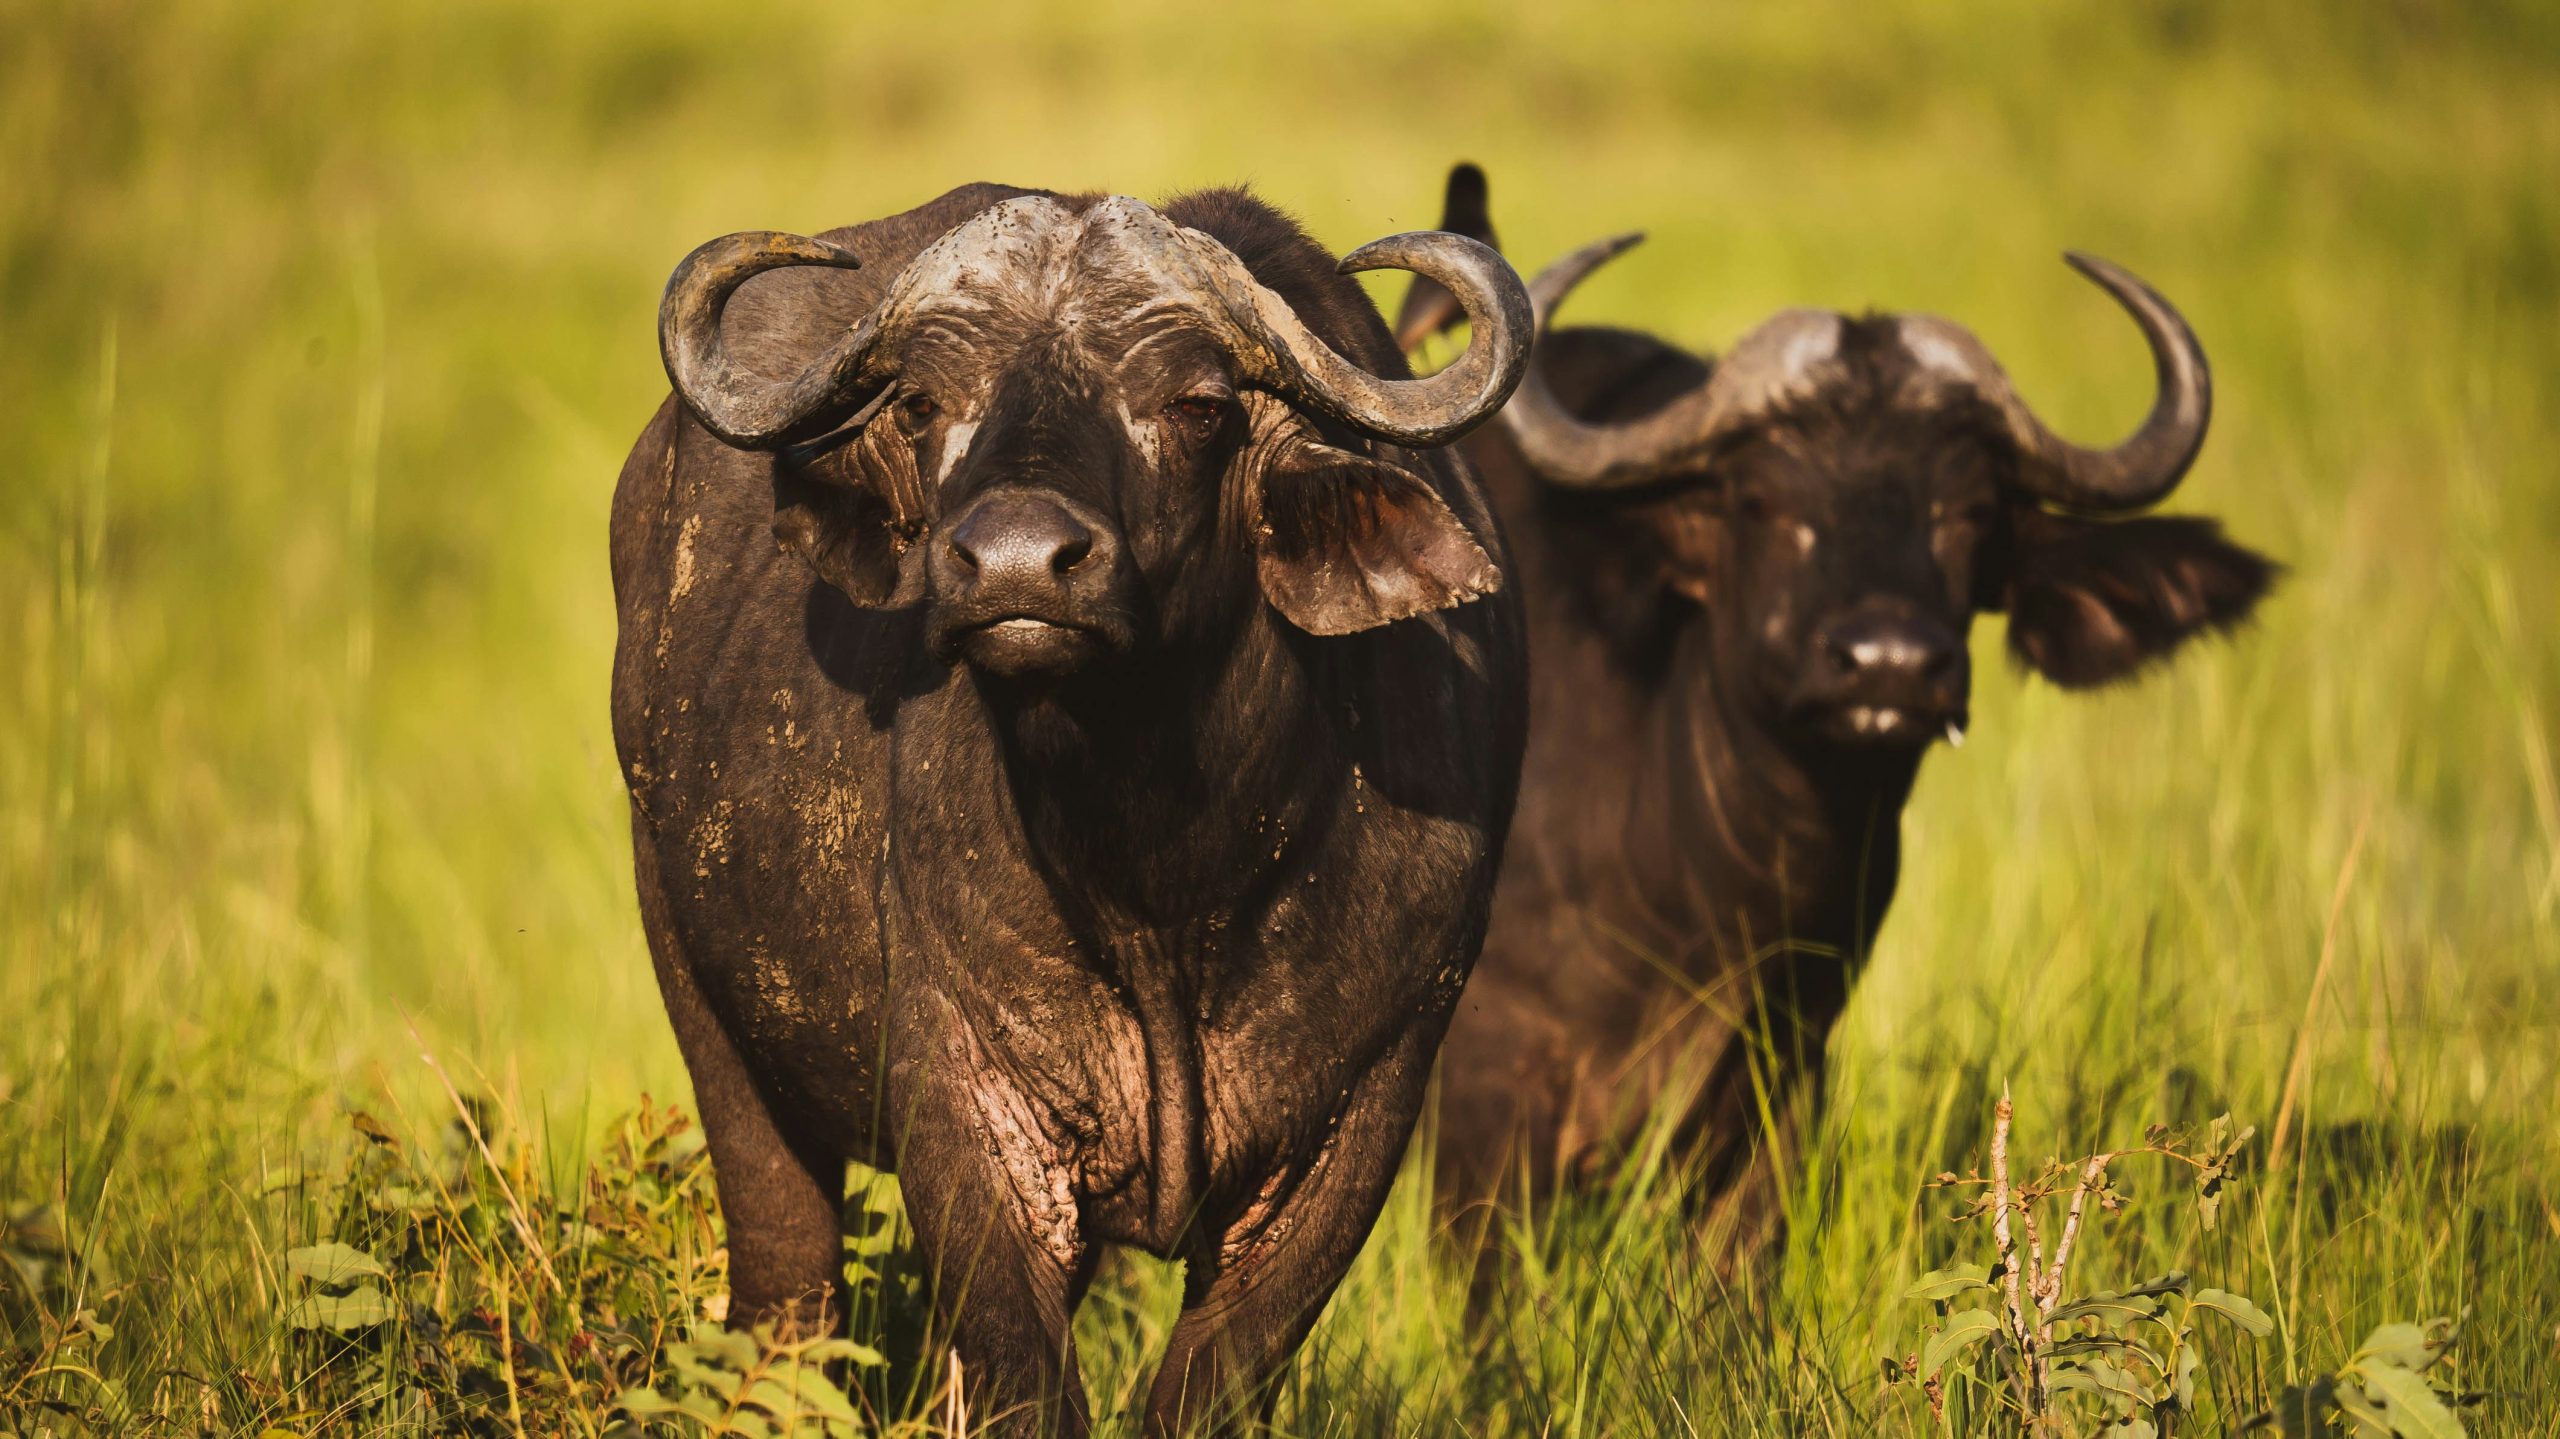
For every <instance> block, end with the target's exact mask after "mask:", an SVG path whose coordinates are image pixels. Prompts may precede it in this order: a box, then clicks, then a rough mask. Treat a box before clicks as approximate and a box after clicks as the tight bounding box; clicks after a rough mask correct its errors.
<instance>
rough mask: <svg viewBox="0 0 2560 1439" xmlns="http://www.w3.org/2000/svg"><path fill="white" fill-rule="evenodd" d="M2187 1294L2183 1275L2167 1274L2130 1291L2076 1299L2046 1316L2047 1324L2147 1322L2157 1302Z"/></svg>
mask: <svg viewBox="0 0 2560 1439" xmlns="http://www.w3.org/2000/svg"><path fill="white" fill-rule="evenodd" d="M2186 1290H2187V1275H2186V1271H2184V1270H2180V1269H2173V1270H2170V1271H2169V1272H2168V1273H2166V1274H2163V1275H2161V1276H2160V1277H2159V1278H2157V1279H2146V1280H2144V1281H2143V1282H2141V1283H2140V1284H2137V1285H2135V1286H2133V1287H2132V1288H2131V1289H2124V1290H2109V1291H2105V1292H2102V1293H2098V1294H2092V1295H2090V1296H2089V1297H2088V1298H2086V1299H2075V1300H2073V1301H2072V1302H2071V1303H2069V1304H2065V1305H2063V1306H2062V1307H2061V1308H2059V1309H2056V1310H2054V1311H2053V1312H2052V1313H2051V1314H2048V1315H2046V1316H2045V1322H2046V1323H2048V1324H2068V1323H2071V1322H2072V1321H2073V1320H2078V1319H2107V1320H2112V1321H2114V1322H2116V1323H2122V1322H2124V1321H2125V1320H2128V1319H2148V1318H2150V1317H2151V1316H2152V1315H2154V1314H2157V1313H2159V1312H2160V1300H2161V1299H2162V1298H2163V1297H2164V1296H2167V1295H2171V1294H2184V1293H2185V1292H2186Z"/></svg>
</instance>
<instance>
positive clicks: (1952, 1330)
mask: <svg viewBox="0 0 2560 1439" xmlns="http://www.w3.org/2000/svg"><path fill="white" fill-rule="evenodd" d="M1999 1328H2000V1321H1999V1320H1997V1319H1994V1318H1992V1317H1991V1313H1990V1311H1988V1310H1984V1309H1968V1310H1966V1311H1965V1312H1963V1313H1962V1314H1951V1315H1949V1316H1947V1327H1946V1328H1944V1329H1941V1330H1939V1331H1938V1332H1937V1333H1935V1334H1932V1335H1930V1336H1929V1342H1927V1343H1926V1344H1923V1345H1921V1346H1920V1372H1921V1373H1923V1374H1930V1375H1934V1374H1936V1373H1937V1372H1938V1371H1939V1370H1940V1369H1942V1368H1944V1367H1945V1366H1946V1362H1947V1361H1948V1360H1950V1359H1953V1358H1954V1357H1956V1356H1957V1355H1958V1354H1961V1353H1963V1352H1964V1351H1965V1350H1967V1349H1969V1348H1971V1347H1972V1346H1974V1345H1975V1344H1977V1343H1980V1342H1981V1341H1982V1340H1985V1339H1988V1338H1990V1337H1991V1336H1992V1334H1993V1333H1994V1332H1996V1331H1997V1330H1998V1329H1999Z"/></svg>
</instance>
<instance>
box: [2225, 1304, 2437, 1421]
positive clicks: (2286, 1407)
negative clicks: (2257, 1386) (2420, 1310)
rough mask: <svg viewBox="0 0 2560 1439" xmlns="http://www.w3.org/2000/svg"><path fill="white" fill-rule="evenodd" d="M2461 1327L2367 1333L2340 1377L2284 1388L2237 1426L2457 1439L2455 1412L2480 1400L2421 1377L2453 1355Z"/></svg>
mask: <svg viewBox="0 0 2560 1439" xmlns="http://www.w3.org/2000/svg"><path fill="white" fill-rule="evenodd" d="M2459 1328H2460V1326H2459V1325H2458V1324H2457V1323H2456V1321H2454V1320H2452V1319H2449V1318H2444V1319H2430V1320H2428V1321H2427V1322H2426V1323H2424V1324H2385V1325H2383V1326H2382V1327H2381V1328H2379V1329H2376V1330H2374V1331H2373V1332H2372V1333H2371V1334H2368V1335H2366V1336H2365V1341H2364V1343H2362V1344H2360V1345H2358V1346H2356V1352H2355V1353H2354V1354H2353V1355H2352V1356H2350V1357H2349V1358H2348V1360H2347V1362H2346V1363H2345V1364H2343V1365H2341V1366H2339V1368H2338V1370H2337V1372H2335V1373H2332V1374H2321V1375H2315V1376H2314V1377H2313V1378H2312V1379H2310V1380H2309V1381H2308V1382H2306V1383H2302V1384H2295V1385H2289V1386H2287V1387H2286V1389H2285V1390H2284V1392H2283V1393H2282V1394H2280V1395H2278V1396H2277V1398H2276V1407H2275V1408H2274V1409H2272V1410H2269V1411H2268V1412H2266V1413H2264V1414H2260V1415H2257V1416H2255V1417H2253V1418H2251V1419H2250V1420H2248V1421H2247V1422H2246V1423H2244V1424H2242V1425H2241V1426H2240V1428H2241V1429H2242V1430H2243V1431H2244V1432H2245V1431H2248V1430H2252V1429H2263V1428H2266V1427H2267V1426H2269V1425H2273V1426H2275V1428H2276V1429H2277V1431H2278V1432H2280V1433H2282V1434H2283V1435H2285V1436H2286V1439H2312V1436H2316V1435H2335V1434H2339V1433H2342V1432H2343V1433H2345V1434H2348V1435H2352V1436H2353V1439H2458V1436H2460V1435H2461V1434H2462V1433H2463V1427H2462V1420H2461V1418H2460V1417H2459V1416H2457V1415H2456V1414H2455V1413H2454V1411H2455V1409H2457V1408H2459V1407H2461V1406H2463V1405H2467V1404H2474V1403H2477V1402H2479V1401H2480V1399H2482V1398H2483V1397H2484V1396H2482V1395H2479V1394H2475V1393H2465V1392H2461V1391H2458V1390H2445V1389H2438V1388H2436V1387H2435V1386H2434V1385H2433V1384H2431V1383H2429V1382H2428V1381H2427V1379H2426V1373H2427V1371H2428V1370H2429V1369H2432V1368H2434V1367H2435V1365H2436V1364H2437V1362H2438V1361H2440V1360H2442V1359H2443V1358H2444V1357H2445V1356H2446V1355H2447V1354H2450V1353H2452V1352H2453V1344H2454V1338H2455V1336H2456V1333H2457V1332H2458V1330H2459ZM2341 1425H2343V1426H2344V1428H2343V1430H2342V1429H2341V1428H2340V1426H2341Z"/></svg>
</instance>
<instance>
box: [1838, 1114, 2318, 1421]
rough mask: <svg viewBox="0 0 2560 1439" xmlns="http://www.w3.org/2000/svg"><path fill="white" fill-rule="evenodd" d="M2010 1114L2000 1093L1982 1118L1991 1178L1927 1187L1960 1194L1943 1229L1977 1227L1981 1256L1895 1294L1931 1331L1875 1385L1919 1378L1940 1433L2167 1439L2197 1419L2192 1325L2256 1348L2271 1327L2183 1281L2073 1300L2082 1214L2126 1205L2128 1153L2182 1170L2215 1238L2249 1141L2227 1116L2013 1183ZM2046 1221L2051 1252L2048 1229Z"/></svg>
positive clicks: (2198, 1357)
mask: <svg viewBox="0 0 2560 1439" xmlns="http://www.w3.org/2000/svg"><path fill="white" fill-rule="evenodd" d="M2011 1117H2012V1107H2011V1105H2010V1101H2009V1097H2008V1096H2007V1095H2006V1094H2003V1095H2002V1096H2001V1097H2000V1101H1999V1103H1998V1104H1997V1105H1995V1106H1994V1107H1993V1109H1992V1125H1991V1153H1990V1160H1991V1173H1990V1174H1989V1176H1988V1177H1985V1176H1982V1175H1979V1174H1976V1175H1971V1176H1958V1175H1955V1174H1952V1173H1949V1174H1941V1175H1939V1176H1938V1178H1937V1180H1936V1181H1935V1185H1936V1187H1938V1188H1942V1189H1953V1190H1959V1191H1970V1192H1971V1194H1972V1197H1971V1198H1970V1199H1969V1200H1968V1201H1967V1203H1966V1204H1965V1205H1964V1207H1963V1208H1961V1209H1959V1210H1958V1211H1957V1212H1956V1213H1955V1214H1954V1215H1953V1216H1952V1218H1953V1219H1954V1220H1956V1221H1958V1222H1967V1221H1973V1220H1979V1219H1983V1218H1985V1217H1988V1219H1989V1220H1990V1227H1991V1238H1992V1246H1993V1255H1992V1258H1991V1260H1990V1262H1989V1263H1987V1264H1979V1265H1960V1266H1955V1267H1951V1268H1946V1269H1940V1270H1937V1271H1934V1272H1932V1273H1929V1274H1926V1275H1923V1276H1922V1277H1921V1279H1920V1281H1919V1282H1918V1283H1917V1284H1915V1285H1913V1286H1912V1288H1911V1290H1910V1291H1909V1293H1908V1295H1907V1296H1906V1297H1908V1298H1911V1299H1915V1300H1920V1301H1924V1302H1927V1303H1929V1304H1932V1305H1934V1306H1936V1309H1937V1312H1938V1314H1939V1316H1940V1318H1941V1322H1940V1323H1939V1325H1938V1326H1937V1327H1935V1328H1934V1329H1932V1330H1930V1331H1929V1332H1928V1334H1927V1335H1926V1336H1925V1338H1924V1339H1923V1341H1922V1344H1921V1347H1920V1349H1919V1351H1918V1352H1917V1353H1916V1354H1913V1355H1909V1356H1907V1357H1905V1358H1903V1359H1901V1360H1899V1361H1897V1360H1893V1359H1890V1358H1888V1359H1887V1360H1886V1361H1885V1369H1884V1375H1885V1379H1886V1382H1887V1384H1888V1385H1889V1386H1892V1385H1899V1384H1902V1383H1905V1382H1912V1381H1916V1383H1917V1385H1918V1387H1919V1389H1920V1391H1921V1392H1922V1394H1924V1395H1925V1396H1926V1398H1927V1401H1928V1405H1929V1411H1930V1416H1931V1418H1932V1420H1933V1421H1934V1422H1935V1423H1937V1424H1938V1425H1939V1427H1940V1428H1941V1429H1944V1430H1947V1431H1949V1432H1971V1431H1974V1430H1978V1429H1981V1428H1983V1427H1986V1426H1990V1425H1997V1424H2003V1423H2004V1422H2005V1423H2006V1424H2008V1425H2014V1426H2015V1427H2016V1428H2018V1429H2020V1430H2023V1431H2025V1432H2027V1433H2031V1434H2076V1433H2089V1432H2103V1433H2105V1434H2106V1435H2108V1436H2109V1439H2153V1436H2158V1439H2168V1436H2171V1435H2173V1434H2174V1433H2175V1432H2176V1430H2177V1426H2178V1424H2179V1421H2180V1420H2181V1419H2182V1418H2183V1417H2184V1416H2186V1415H2188V1414H2190V1413H2192V1412H2193V1411H2194V1409H2195V1401H2196V1388H2197V1384H2198V1381H2199V1379H2200V1378H2201V1377H2202V1375H2203V1371H2204V1362H2205V1361H2204V1345H2203V1343H2202V1341H2203V1339H2204V1337H2205V1333H2204V1326H2203V1323H2202V1321H2203V1320H2204V1318H2205V1317H2206V1316H2212V1317H2213V1318H2214V1319H2215V1320H2217V1321H2218V1322H2222V1323H2226V1324H2228V1325H2230V1326H2233V1327H2235V1328H2237V1329H2238V1330H2240V1331H2241V1332H2243V1333H2245V1334H2247V1335H2249V1336H2251V1337H2252V1338H2264V1337H2265V1336H2266V1335H2267V1334H2269V1333H2271V1332H2272V1331H2273V1330H2274V1328H2275V1321H2274V1320H2272V1319H2270V1318H2268V1317H2267V1314H2266V1313H2265V1311H2263V1310H2261V1309H2260V1308H2259V1307H2258V1306H2257V1305H2256V1304H2255V1303H2252V1302H2251V1301H2250V1300H2249V1299H2247V1298H2246V1297H2244V1296H2242V1295H2239V1294H2235V1293H2232V1292H2230V1291H2228V1290H2222V1289H2212V1288H2199V1287H2197V1286H2196V1284H2195V1283H2194V1281H2193V1280H2192V1279H2191V1278H2190V1277H2189V1276H2188V1275H2187V1274H2186V1273H2184V1272H2183V1271H2174V1270H2173V1271H2171V1272H2169V1273H2167V1274H2163V1275H2160V1276H2158V1277H2157V1278H2153V1279H2148V1280H2145V1281H2143V1282H2142V1283H2139V1284H2136V1285H2133V1286H2131V1287H2129V1288H2125V1289H2120V1290H2106V1291H2100V1292H2096V1293H2090V1294H2085V1295H2075V1294H2073V1293H2071V1292H2070V1279H2071V1260H2072V1256H2073V1253H2074V1251H2075V1249H2076V1248H2077V1247H2078V1245H2079V1242H2080V1238H2081V1234H2082V1231H2083V1226H2084V1225H2085V1224H2086V1223H2087V1221H2088V1219H2089V1217H2090V1210H2091V1206H2093V1205H2094V1206H2095V1207H2096V1209H2097V1210H2098V1211H2099V1212H2101V1213H2110V1214H2111V1213H2116V1212H2118V1211H2120V1210H2122V1209H2123V1208H2124V1207H2125V1205H2126V1204H2127V1203H2128V1200H2127V1198H2126V1196H2125V1194H2124V1193H2123V1191H2122V1190H2120V1189H2119V1188H2118V1187H2117V1186H2116V1184H2115V1182H2114V1180H2113V1178H2112V1177H2111V1174H2112V1171H2113V1169H2114V1167H2115V1166H2116V1165H2117V1164H2118V1163H2120V1162H2121V1161H2123V1160H2125V1159H2127V1158H2129V1157H2132V1156H2135V1155H2145V1154H2148V1155H2157V1156H2159V1157H2160V1158H2162V1159H2165V1160H2168V1161H2170V1162H2172V1163H2176V1164H2182V1165H2185V1166H2187V1167H2188V1168H2190V1169H2191V1170H2192V1171H2193V1172H2194V1176H2195V1186H2196V1188H2195V1205H2196V1212H2197V1218H2198V1221H2199V1223H2201V1224H2202V1225H2203V1227H2204V1228H2206V1229H2211V1228H2212V1227H2213V1224H2214V1219H2215V1216H2216V1212H2217V1210H2218V1208H2219V1205H2220V1202H2221V1196H2222V1190H2223V1186H2224V1185H2225V1184H2226V1183H2227V1182H2228V1181H2229V1179H2230V1176H2231V1170H2232V1164H2233V1161H2234V1160H2235V1159H2236V1158H2237V1157H2238V1155H2239V1153H2240V1150H2241V1148H2242V1147H2243V1146H2244V1145H2246V1144H2247V1143H2248V1142H2249V1140H2250V1138H2251V1136H2252V1135H2253V1134H2254V1133H2255V1132H2256V1131H2254V1130H2253V1129H2250V1128H2248V1127H2246V1126H2234V1125H2233V1123H2232V1122H2231V1117H2230V1116H2229V1115H2224V1116H2222V1117H2221V1118H2219V1119H2216V1120H2214V1121H2213V1122H2212V1123H2211V1124H2210V1125H2208V1126H2206V1127H2205V1129H2204V1130H2203V1132H2202V1133H2200V1134H2195V1135H2186V1134H2178V1133H2174V1132H2172V1131H2170V1130H2167V1129H2164V1128H2160V1127H2157V1126H2155V1127H2153V1128H2152V1129H2151V1130H2149V1131H2148V1132H2147V1133H2146V1134H2145V1135H2144V1136H2143V1142H2142V1143H2141V1144H2139V1145H2136V1146H2134V1147H2132V1148H2128V1149H2119V1150H2111V1151H2107V1152H2105V1153H2100V1154H2093V1155H2090V1156H2088V1157H2086V1158H2084V1159H2080V1160H2077V1161H2074V1162H2071V1163H2068V1164H2066V1163H2061V1162H2052V1161H2049V1162H2048V1163H2047V1164H2046V1165H2045V1166H2044V1167H2043V1168H2042V1169H2041V1170H2039V1171H2038V1172H2037V1173H2035V1174H2033V1175H2031V1176H2028V1177H2026V1178H2025V1179H2024V1180H2023V1181H2018V1180H2015V1179H2014V1177H2013V1175H2012V1173H2011V1169H2010V1162H2009V1133H2010V1121H2011ZM2057 1209H2058V1210H2059V1214H2058V1216H2057V1214H2056V1213H2055V1211H2056V1210H2057ZM2057 1217H2058V1218H2059V1221H2060V1228H2059V1229H2058V1230H2056V1231H2054V1233H2055V1238H2054V1241H2053V1245H2052V1248H2051V1250H2050V1251H2049V1252H2048V1250H2047V1249H2046V1247H2045V1243H2044V1234H2045V1232H2046V1226H2048V1225H2049V1224H2051V1223H2052V1222H2053V1221H2054V1220H2055V1219H2056V1218H2057ZM1951 1381H1952V1382H1951Z"/></svg>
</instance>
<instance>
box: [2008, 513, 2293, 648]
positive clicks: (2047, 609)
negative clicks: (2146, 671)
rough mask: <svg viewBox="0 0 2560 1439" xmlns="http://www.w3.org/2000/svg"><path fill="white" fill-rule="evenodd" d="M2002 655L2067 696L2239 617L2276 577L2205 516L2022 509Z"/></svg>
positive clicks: (2014, 518)
mask: <svg viewBox="0 0 2560 1439" xmlns="http://www.w3.org/2000/svg"><path fill="white" fill-rule="evenodd" d="M2011 534H2012V550H2011V554H2010V562H2009V573H2008V577H2007V583H2006V585H2005V586H2004V588H2003V593H2002V601H2003V607H2004V608H2006V609H2007V610H2008V611H2009V650H2010V653H2012V654H2014V655H2016V656H2017V657H2018V659H2019V661H2020V662H2021V663H2023V664H2025V665H2027V666H2028V667H2029V668H2031V669H2034V670H2035V671H2036V672H2038V673H2039V674H2042V675H2044V676H2045V677H2046V678H2048V679H2050V680H2052V681H2053V682H2054V683H2056V684H2059V685H2063V686H2065V687H2067V688H2071V689H2082V688H2087V687H2090V686H2094V685H2102V684H2106V683H2108V682H2109V681H2112V680H2118V679H2122V678H2124V677H2125V676H2127V675H2130V674H2133V673H2134V672H2136V671H2138V670H2140V669H2141V668H2143V667H2144V666H2145V665H2148V664H2151V663H2153V662H2155V661H2158V660H2161V659H2165V658H2167V657H2168V655H2169V654H2170V653H2171V652H2172V651H2174V650H2176V649H2177V648H2178V646H2180V645H2182V644H2184V643H2186V642H2187V641H2188V640H2190V639H2193V638H2195V637H2196V636H2198V635H2201V634H2207V633H2215V632H2220V631H2224V630H2228V629H2231V628H2232V627H2233V626H2236V625H2238V624H2240V623H2241V622H2242V621H2244V620H2246V619H2247V618H2248V617H2249V615H2250V613H2251V612H2252V611H2253V610H2255V609H2256V608H2257V606H2258V602H2259V601H2260V600H2261V599H2264V598H2265V597H2266V594H2267V591H2268V590H2269V589H2270V588H2272V587H2273V586H2274V584H2275V582H2276V579H2277V578H2278V576H2279V574H2280V573H2281V571H2280V568H2279V567H2278V566H2277V565H2276V563H2275V562H2274V561H2272V560H2270V559H2268V558H2267V557H2266V556H2264V555H2261V554H2259V553H2257V552H2256V551H2254V550H2250V549H2246V548H2243V547H2242V546H2239V545H2236V544H2233V543H2232V542H2231V541H2229V540H2227V539H2225V538H2223V535H2222V526H2221V525H2219V524H2217V523H2216V522H2214V521H2212V520H2208V519H2197V518H2189V517H2185V516H2179V517H2171V518H2164V517H2152V518H2145V519H2133V520H2088V519H2080V518H2076V517H2072V516H2065V515H2055V514H2051V513H2048V512H2046V511H2042V510H2037V509H2030V508H2027V507H2023V506H2022V507H2019V508H2017V509H2014V510H2012V511H2011Z"/></svg>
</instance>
